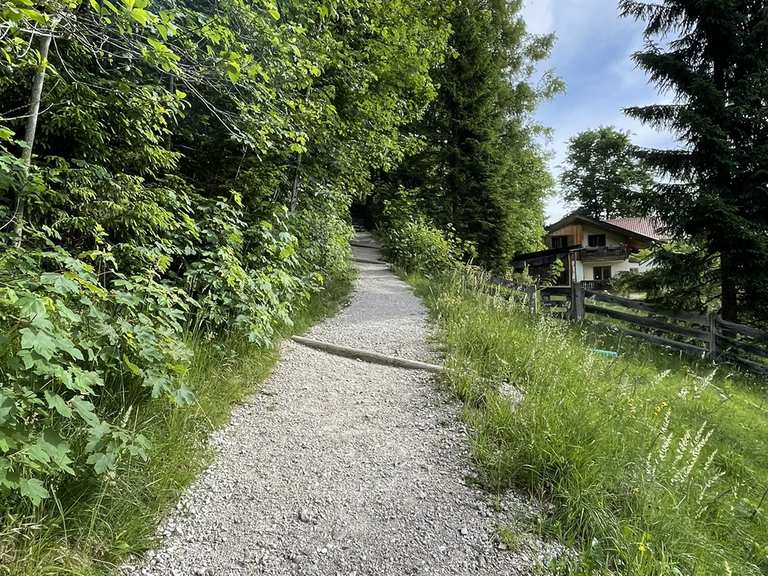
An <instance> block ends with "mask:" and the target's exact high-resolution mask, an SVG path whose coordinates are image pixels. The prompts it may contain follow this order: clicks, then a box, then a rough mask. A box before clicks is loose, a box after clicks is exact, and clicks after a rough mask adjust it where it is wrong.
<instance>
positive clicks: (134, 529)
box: [0, 280, 351, 576]
mask: <svg viewBox="0 0 768 576" xmlns="http://www.w3.org/2000/svg"><path fill="white" fill-rule="evenodd" d="M350 287H351V283H350V282H349V281H348V280H345V281H338V282H335V283H333V284H331V285H329V286H328V287H327V289H326V290H325V291H324V292H322V293H320V294H319V295H317V296H315V297H314V298H313V299H312V300H311V301H310V302H309V303H308V304H307V305H306V306H305V307H304V308H303V309H302V310H301V311H300V312H299V313H298V314H297V317H296V318H295V319H294V325H293V326H292V327H286V328H285V329H284V330H283V335H288V334H290V333H296V332H301V331H303V330H305V329H306V328H307V327H309V326H311V325H312V324H313V323H315V322H317V321H318V320H320V319H321V318H323V317H325V316H327V315H329V314H331V313H332V312H333V311H335V310H336V309H337V308H338V307H339V306H340V305H341V303H342V302H343V301H344V300H345V298H346V296H347V294H348V293H349V290H350ZM190 342H191V345H192V347H193V349H194V351H195V356H194V362H193V365H192V367H191V370H190V373H189V382H188V384H189V385H190V387H191V388H192V389H193V391H194V392H195V403H194V404H193V405H192V406H190V407H188V408H183V409H179V408H173V407H171V406H168V405H163V404H161V403H159V402H149V403H145V404H140V405H139V407H138V408H136V409H134V410H133V411H132V414H131V422H132V424H133V426H135V427H136V428H137V429H140V430H141V432H142V433H143V434H144V435H146V436H147V437H148V438H149V439H150V441H151V446H152V447H151V451H150V453H149V460H148V462H144V461H141V460H134V461H126V462H123V463H122V464H121V465H120V467H119V468H118V470H117V471H116V473H115V474H113V475H112V476H111V477H110V478H106V479H105V478H96V479H90V480H78V481H71V482H69V483H66V484H64V485H63V486H62V487H61V488H60V489H59V490H58V491H57V492H56V494H55V500H53V501H51V502H49V503H47V504H46V505H44V506H42V507H40V508H39V509H37V510H31V509H21V510H16V511H14V512H13V513H12V514H6V516H5V518H4V523H3V524H0V575H2V576H6V575H8V576H10V575H13V576H54V575H56V576H59V575H64V574H68V575H72V574H76V575H80V576H96V575H99V576H102V575H105V574H110V573H112V572H113V569H114V567H115V566H117V565H119V564H120V563H121V562H122V561H124V560H125V559H126V558H127V556H128V555H130V554H132V553H136V552H141V551H143V550H145V549H147V548H148V547H149V546H150V545H151V544H152V539H153V535H154V533H155V528H156V526H157V524H158V522H159V520H160V519H161V518H162V516H163V514H164V513H165V512H166V511H167V510H168V509H169V508H171V507H172V506H173V505H174V504H175V502H176V501H177V500H178V497H179V495H180V494H181V492H182V491H183V490H184V488H185V487H186V486H188V485H189V484H190V483H191V482H192V481H193V480H194V479H195V478H196V477H197V476H198V474H199V473H200V472H201V471H202V470H203V469H204V468H205V466H206V465H207V464H208V463H209V462H210V460H211V456H212V453H211V450H210V449H209V448H208V446H207V443H206V439H207V437H208V436H209V435H210V433H211V432H212V431H214V430H216V429H217V428H220V427H222V426H223V425H225V424H226V423H227V422H228V420H229V415H230V413H231V410H232V407H233V406H234V405H235V404H237V403H238V402H239V401H241V400H242V399H243V398H245V397H247V396H248V395H249V394H252V393H253V392H254V391H256V390H257V389H258V387H259V386H260V385H261V383H262V382H264V380H266V378H267V377H268V376H269V374H270V373H271V371H272V369H273V367H274V365H275V364H276V362H277V360H278V350H277V342H276V343H275V344H274V345H273V346H271V347H268V348H263V347H257V346H254V345H252V344H249V343H248V342H247V340H246V339H245V338H243V337H241V336H237V335H230V336H228V337H225V338H214V339H213V340H210V341H208V340H203V339H201V338H199V337H190Z"/></svg>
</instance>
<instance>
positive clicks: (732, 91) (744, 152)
mask: <svg viewBox="0 0 768 576" xmlns="http://www.w3.org/2000/svg"><path fill="white" fill-rule="evenodd" d="M621 9H622V11H623V14H624V15H625V16H631V17H634V18H637V19H643V20H645V21H646V30H645V38H646V45H645V48H644V49H643V50H642V51H641V52H638V53H637V54H635V56H634V59H635V61H636V62H637V64H638V65H639V66H640V67H641V68H643V69H644V70H646V71H647V72H648V73H649V75H650V77H651V79H652V80H653V81H654V82H655V83H656V84H657V85H658V86H659V87H660V89H663V90H668V91H671V92H672V93H673V94H674V96H675V99H674V102H672V103H669V104H658V105H652V106H643V107H636V108H629V109H628V110H627V113H628V114H629V115H630V116H632V117H634V118H638V119H640V120H642V121H643V122H645V123H647V124H650V125H652V126H654V127H660V128H666V129H670V130H671V131H673V132H674V133H675V134H676V135H677V136H678V138H679V139H680V140H681V141H682V142H683V143H684V146H683V147H682V148H681V149H677V150H644V151H642V154H641V155H642V157H643V159H644V160H645V161H646V162H647V163H648V164H650V165H651V166H652V167H654V168H655V169H657V170H658V171H659V172H660V173H661V175H662V177H663V179H664V181H663V182H662V183H660V184H658V185H657V186H655V187H654V191H653V194H652V197H651V198H650V200H651V202H650V203H651V205H652V207H653V209H654V210H655V211H656V212H657V213H658V214H659V216H660V217H661V219H662V220H663V221H665V222H666V223H667V224H668V225H669V227H670V231H671V232H673V233H674V234H675V235H676V236H678V237H685V236H689V237H690V238H692V239H693V240H694V241H695V242H696V243H701V245H702V246H703V250H704V251H705V252H706V253H707V254H711V255H714V254H717V255H719V258H720V275H719V279H718V283H719V287H720V297H721V313H722V315H723V317H724V318H726V319H728V320H735V319H737V317H738V316H739V315H740V314H743V313H750V314H761V315H764V314H765V313H766V304H765V303H766V302H768V234H766V230H767V228H768V226H767V225H768V115H766V114H765V110H766V105H768V5H766V2H765V1H754V0H720V1H717V2H713V1H706V2H691V1H690V0H664V1H663V2H655V3H648V2H638V1H634V0H622V2H621Z"/></svg>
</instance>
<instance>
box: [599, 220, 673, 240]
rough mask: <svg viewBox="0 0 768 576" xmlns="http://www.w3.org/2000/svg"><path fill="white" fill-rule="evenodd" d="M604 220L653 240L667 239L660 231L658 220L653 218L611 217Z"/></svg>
mask: <svg viewBox="0 0 768 576" xmlns="http://www.w3.org/2000/svg"><path fill="white" fill-rule="evenodd" d="M606 222H607V223H608V224H612V225H613V226H617V227H618V228H624V229H625V230H629V231H631V232H635V233H637V234H642V235H643V236H647V237H648V238H653V239H654V240H666V239H667V236H666V235H665V234H664V232H662V227H661V225H660V223H659V221H658V220H655V219H654V218H612V219H610V220H606Z"/></svg>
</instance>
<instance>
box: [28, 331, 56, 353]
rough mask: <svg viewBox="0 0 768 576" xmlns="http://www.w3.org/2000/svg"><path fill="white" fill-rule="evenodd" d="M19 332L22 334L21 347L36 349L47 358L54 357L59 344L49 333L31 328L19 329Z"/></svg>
mask: <svg viewBox="0 0 768 576" xmlns="http://www.w3.org/2000/svg"><path fill="white" fill-rule="evenodd" d="M19 334H21V348H22V349H23V350H34V351H35V352H36V353H37V354H39V355H40V356H42V357H43V358H45V359H46V360H50V359H51V358H53V354H54V353H55V352H56V350H57V345H56V341H55V340H54V339H53V337H51V336H50V335H49V334H46V333H45V332H43V331H34V330H32V329H31V328H23V329H21V330H19Z"/></svg>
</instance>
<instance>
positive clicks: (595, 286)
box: [581, 280, 611, 292]
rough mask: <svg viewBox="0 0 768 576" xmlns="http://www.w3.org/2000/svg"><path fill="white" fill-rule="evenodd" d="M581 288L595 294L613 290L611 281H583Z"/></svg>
mask: <svg viewBox="0 0 768 576" xmlns="http://www.w3.org/2000/svg"><path fill="white" fill-rule="evenodd" d="M581 286H582V287H583V288H584V289H585V290H594V291H595V292H603V291H605V290H610V289H611V281H610V280H582V282H581Z"/></svg>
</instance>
